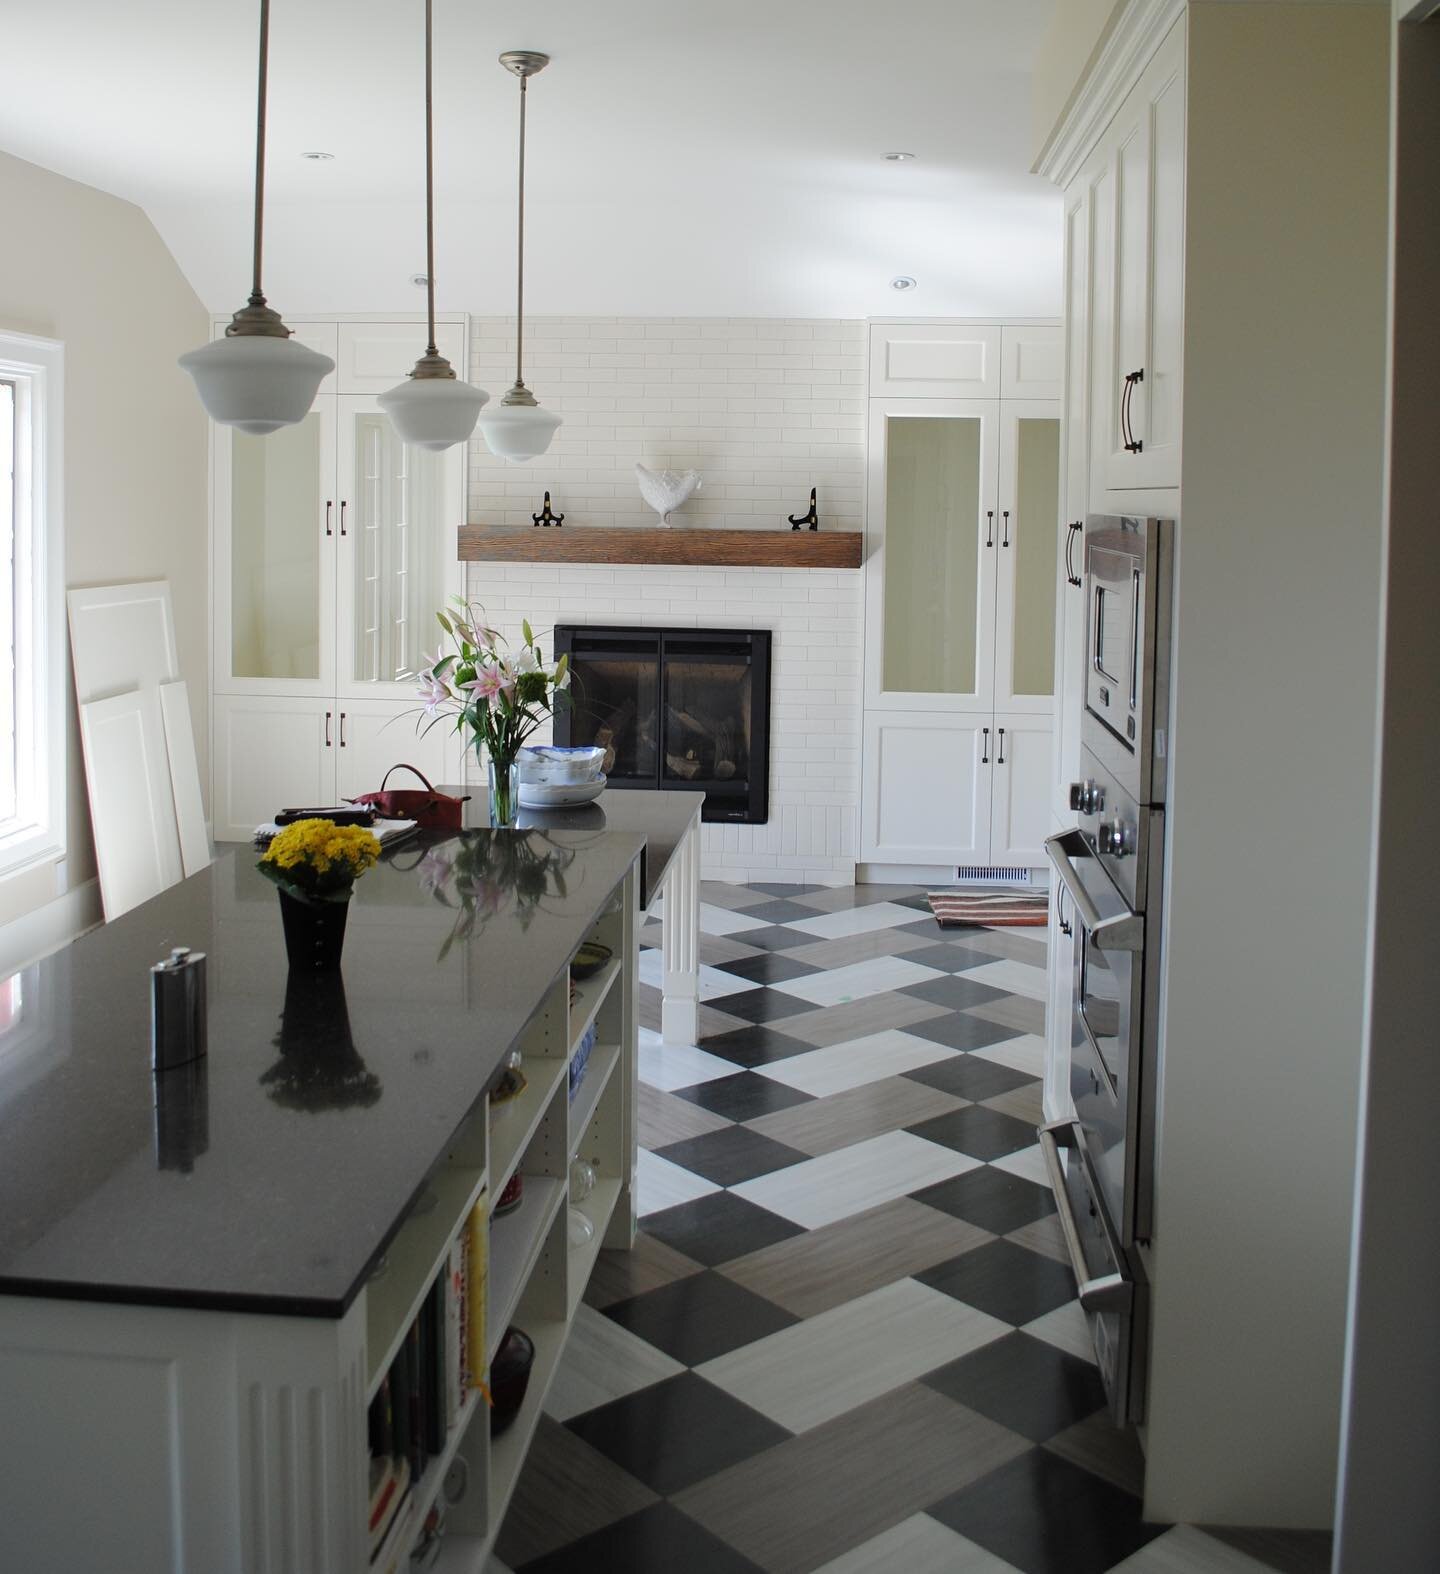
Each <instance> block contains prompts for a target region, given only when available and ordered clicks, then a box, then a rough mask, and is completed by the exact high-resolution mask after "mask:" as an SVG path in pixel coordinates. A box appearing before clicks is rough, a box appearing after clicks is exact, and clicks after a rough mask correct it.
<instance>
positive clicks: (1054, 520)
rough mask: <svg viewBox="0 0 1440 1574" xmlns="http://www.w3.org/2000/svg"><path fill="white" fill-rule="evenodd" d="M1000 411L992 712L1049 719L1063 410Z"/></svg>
mask: <svg viewBox="0 0 1440 1574" xmlns="http://www.w3.org/2000/svg"><path fill="white" fill-rule="evenodd" d="M1000 408H1001V422H1002V429H1001V433H1000V516H999V518H1000V524H999V531H998V534H999V543H1000V544H999V547H998V549H997V552H996V561H997V569H998V573H997V585H996V599H995V709H996V710H997V711H1002V710H1003V711H1018V712H1022V713H1029V714H1032V715H1046V716H1048V715H1050V714H1051V712H1052V710H1053V709H1054V703H1055V575H1056V564H1057V560H1058V559H1057V552H1058V545H1059V534H1058V521H1059V517H1060V514H1059V510H1060V413H1059V409H1058V407H1057V406H1056V404H1055V403H1054V401H1052V400H1035V401H1033V402H1032V401H1028V400H1019V399H1014V400H1006V401H1004V403H1002V405H1001V407H1000Z"/></svg>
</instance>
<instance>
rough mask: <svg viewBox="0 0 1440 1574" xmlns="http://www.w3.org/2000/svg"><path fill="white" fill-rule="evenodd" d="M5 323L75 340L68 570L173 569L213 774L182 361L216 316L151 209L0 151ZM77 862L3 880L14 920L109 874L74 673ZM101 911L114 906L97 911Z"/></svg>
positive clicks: (69, 415) (200, 512)
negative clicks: (98, 864)
mask: <svg viewBox="0 0 1440 1574" xmlns="http://www.w3.org/2000/svg"><path fill="white" fill-rule="evenodd" d="M0 213H3V214H4V215H5V225H4V229H5V235H4V242H3V244H0V325H3V326H4V327H6V328H10V329H18V330H20V331H21V332H24V333H35V334H44V335H46V336H48V337H51V338H55V339H60V340H62V341H63V342H64V344H65V536H66V554H65V578H66V584H67V585H69V586H76V585H95V584H108V583H114V582H116V581H121V580H143V579H162V578H163V579H169V581H170V585H171V593H172V596H173V599H174V604H175V623H176V642H177V646H178V650H179V658H180V671H181V675H182V676H183V677H184V678H185V679H186V680H187V681H188V683H189V689H190V706H191V713H192V721H193V723H194V729H195V738H196V742H197V747H198V748H199V749H200V751H201V756H202V757H201V760H200V779H201V781H202V782H203V781H205V780H207V779H208V770H207V768H206V761H205V758H204V755H205V751H206V740H207V738H208V737H209V728H208V726H207V723H206V716H207V712H208V705H207V699H206V691H207V688H208V676H207V673H208V668H207V658H206V646H207V640H208V623H209V615H208V614H209V590H208V584H207V525H206V489H207V484H208V483H207V479H206V426H205V418H204V414H203V412H202V410H201V407H200V404H199V401H198V400H197V399H196V397H195V391H194V387H193V385H192V384H191V382H190V379H189V378H188V377H187V376H186V375H185V373H184V372H182V371H181V370H180V368H179V367H178V366H177V365H176V364H175V358H176V357H177V356H178V355H180V354H181V353H182V352H183V351H185V350H188V349H193V348H194V347H195V346H196V345H197V344H203V343H204V342H205V340H206V339H207V338H208V337H209V323H208V319H207V316H206V313H205V311H204V309H203V307H202V306H201V304H200V302H199V300H198V299H197V297H196V295H195V293H194V291H193V290H192V289H191V288H190V286H189V285H188V284H187V283H186V281H185V279H184V277H183V276H182V274H181V272H180V270H179V268H178V267H177V266H176V264H175V262H174V259H173V258H172V257H171V256H170V254H169V252H168V251H167V250H166V249H165V246H164V245H163V243H162V242H161V240H160V237H159V236H158V235H157V234H156V232H155V229H154V227H153V226H152V224H151V223H150V221H149V219H147V218H146V217H145V215H144V214H143V213H142V212H141V211H140V209H139V208H136V207H134V206H132V205H131V204H130V203H128V202H122V201H120V200H119V199H118V198H116V197H111V196H107V195H105V194H104V193H103V192H99V191H96V190H94V189H93V188H91V187H89V186H82V185H79V184H77V183H76V182H75V181H71V180H66V179H64V178H63V177H62V176H59V175H55V174H52V173H51V172H50V171H49V170H44V169H40V168H39V167H38V166H36V165H34V164H26V163H23V162H22V161H21V160H19V159H15V158H11V157H9V156H8V155H7V154H4V153H0ZM65 690H66V693H67V695H69V696H71V697H70V699H69V702H68V706H67V711H68V726H69V730H70V739H69V761H68V771H67V796H68V803H69V848H70V851H69V858H68V861H67V864H66V867H65V869H64V870H63V872H62V873H61V875H60V877H59V880H58V884H57V877H56V874H55V872H54V871H53V870H52V869H49V868H45V869H40V870H34V871H27V872H26V873H25V874H24V875H21V876H17V877H15V878H14V879H12V880H10V881H7V882H4V883H3V884H0V923H3V922H5V921H7V920H11V919H14V918H16V917H18V916H20V915H22V914H24V913H27V912H30V911H32V910H34V909H35V908H38V907H40V906H41V905H42V904H44V903H45V902H47V901H49V900H51V899H52V898H54V897H55V896H57V895H58V894H59V892H60V891H61V890H66V889H71V890H73V889H76V888H79V887H81V886H83V885H85V883H86V882H87V881H89V880H90V879H91V877H92V876H93V875H94V873H95V857H94V849H93V846H92V843H91V838H90V819H89V804H88V799H87V797H86V792H85V774H84V768H83V762H82V759H81V754H80V742H79V735H78V730H77V727H76V722H75V707H74V699H73V688H72V685H71V682H70V679H69V677H68V675H67V678H66V682H65ZM97 916H98V913H97Z"/></svg>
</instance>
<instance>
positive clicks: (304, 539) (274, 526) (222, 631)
mask: <svg viewBox="0 0 1440 1574" xmlns="http://www.w3.org/2000/svg"><path fill="white" fill-rule="evenodd" d="M212 442H213V444H214V450H213V453H214V465H213V472H212V474H213V481H212V484H213V486H214V488H215V514H216V520H217V523H218V526H219V528H218V529H217V531H216V534H215V565H214V569H215V621H214V628H215V650H214V663H215V686H216V688H217V690H220V691H222V692H229V693H240V694H245V693H249V694H263V693H272V694H273V693H291V694H310V695H322V694H333V693H334V691H335V688H334V685H335V649H334V635H333V632H332V630H333V628H334V597H335V554H334V543H335V531H336V529H337V523H336V508H335V486H334V480H335V400H334V398H333V397H329V396H326V395H321V396H320V397H319V398H317V399H316V401H315V404H314V407H313V408H312V409H311V411H310V413H309V414H308V415H307V416H306V417H305V419H304V420H303V421H301V422H300V423H299V424H298V425H296V426H286V427H281V428H280V430H279V431H277V432H272V433H271V434H270V435H269V436H268V437H250V436H247V435H246V434H245V433H243V432H236V431H233V430H231V429H229V428H226V427H214V428H212Z"/></svg>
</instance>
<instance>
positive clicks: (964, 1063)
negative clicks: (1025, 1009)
mask: <svg viewBox="0 0 1440 1574" xmlns="http://www.w3.org/2000/svg"><path fill="white" fill-rule="evenodd" d="M967 1023H969V1024H970V1027H966V1025H965V1024H967ZM972 1028H973V1029H974V1030H975V1034H974V1036H976V1037H979V1038H980V1041H981V1042H980V1044H979V1045H978V1046H977V1045H972V1044H968V1043H966V1042H965V1040H966V1038H967V1037H969V1036H971V1029H972ZM905 1031H906V1032H907V1033H913V1034H914V1035H915V1037H916V1038H928V1039H929V1040H930V1041H931V1042H932V1043H935V1044H945V1045H948V1046H949V1047H950V1048H951V1049H966V1050H968V1049H973V1048H977V1047H978V1048H982V1049H983V1048H985V1047H987V1046H988V1045H990V1044H1003V1043H1004V1042H1005V1040H1006V1039H1007V1038H1020V1037H1022V1034H1021V1033H1020V1030H1019V1029H1018V1028H1009V1027H997V1026H996V1025H995V1024H994V1023H993V1022H982V1021H981V1020H980V1018H979V1017H967V1016H966V1015H965V1014H964V1013H963V1012H960V1011H952V1012H951V1014H950V1015H949V1016H948V1017H932V1018H931V1019H930V1020H929V1021H928V1022H912V1023H910V1024H909V1026H907V1027H906V1029H905ZM992 1033H998V1034H999V1035H1000V1037H999V1038H991V1037H989V1035H990V1034H992ZM956 1040H958V1041H959V1042H955V1041H956ZM705 1047H706V1048H707V1049H708V1048H709V1047H710V1040H709V1039H706V1040H705ZM903 1075H905V1076H907V1077H909V1078H910V1080H911V1081H912V1082H923V1083H924V1084H925V1086H926V1087H927V1088H939V1089H940V1091H941V1092H942V1093H953V1094H954V1095H955V1097H956V1098H959V1099H975V1100H976V1101H977V1102H978V1101H979V1100H980V1099H993V1098H994V1097H995V1095H996V1094H997V1093H1008V1092H1009V1091H1010V1090H1011V1089H1012V1088H1018V1087H1023V1086H1024V1085H1025V1084H1026V1083H1027V1082H1034V1081H1035V1080H1036V1079H1035V1078H1034V1077H1031V1076H1027V1075H1026V1074H1025V1072H1023V1071H1014V1070H1012V1069H1011V1068H1010V1067H1009V1066H997V1065H996V1064H995V1062H994V1061H993V1060H986V1059H985V1057H984V1056H983V1055H969V1054H966V1055H952V1056H950V1057H949V1058H948V1059H946V1060H937V1061H936V1062H935V1063H934V1065H931V1066H917V1067H916V1068H915V1070H914V1071H906V1072H904V1073H903Z"/></svg>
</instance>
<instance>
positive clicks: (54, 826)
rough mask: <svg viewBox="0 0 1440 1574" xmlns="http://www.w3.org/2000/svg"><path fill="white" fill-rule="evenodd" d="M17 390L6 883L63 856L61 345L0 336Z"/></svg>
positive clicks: (0, 854) (1, 857)
mask: <svg viewBox="0 0 1440 1574" xmlns="http://www.w3.org/2000/svg"><path fill="white" fill-rule="evenodd" d="M0 378H4V379H5V380H6V381H7V382H13V383H14V384H15V426H16V431H15V544H14V551H15V561H14V580H15V778H16V782H15V785H16V806H15V808H16V812H15V814H14V816H13V817H12V818H10V819H8V820H6V821H3V822H0V878H3V877H4V876H6V875H9V874H14V873H16V872H17V871H19V870H21V869H24V868H28V867H30V866H32V865H35V864H40V863H45V862H52V861H54V860H56V859H59V858H63V857H64V856H65V738H66V730H67V726H66V683H65V678H66V666H65V525H64V521H65V512H64V415H65V347H64V345H63V344H61V343H60V342H59V341H58V340H56V339H42V338H39V337H37V336H36V335H34V334H28V333H11V332H8V331H4V330H0Z"/></svg>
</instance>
